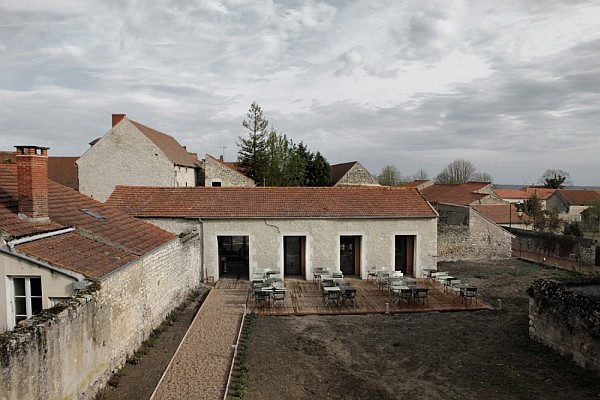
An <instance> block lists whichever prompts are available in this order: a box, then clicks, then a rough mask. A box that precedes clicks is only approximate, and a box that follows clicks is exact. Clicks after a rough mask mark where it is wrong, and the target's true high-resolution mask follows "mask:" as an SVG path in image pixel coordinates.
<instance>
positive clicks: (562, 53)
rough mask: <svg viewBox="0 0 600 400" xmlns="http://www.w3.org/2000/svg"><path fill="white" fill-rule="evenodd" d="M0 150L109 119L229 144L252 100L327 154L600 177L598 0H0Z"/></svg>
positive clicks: (499, 175) (500, 177)
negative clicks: (120, 118)
mask: <svg viewBox="0 0 600 400" xmlns="http://www.w3.org/2000/svg"><path fill="white" fill-rule="evenodd" d="M0 71H1V73H0V149H1V150H10V149H13V148H14V147H13V146H14V145H23V144H26V145H28V144H34V145H44V146H49V147H50V154H51V155H81V154H82V153H83V152H84V151H85V150H86V149H87V148H88V143H89V142H90V141H91V140H93V139H95V138H97V137H99V136H102V135H103V134H105V133H106V132H107V131H108V130H109V129H110V123H111V114H112V113H124V114H127V116H128V117H129V118H131V119H133V120H135V121H138V122H141V123H143V124H145V125H148V126H150V127H152V128H155V129H157V130H160V131H163V132H166V133H169V134H171V135H172V136H174V137H175V138H176V139H177V140H178V141H179V142H180V143H181V144H182V145H186V146H187V147H188V149H190V150H191V151H196V152H198V153H199V154H200V155H204V154H206V153H208V154H212V155H214V156H218V155H220V154H221V153H222V152H223V148H222V147H223V146H225V147H226V148H225V150H224V152H225V158H226V159H227V160H233V159H235V158H236V157H237V150H238V148H237V146H236V141H238V137H239V136H240V135H245V133H244V131H243V128H242V126H241V123H242V121H243V119H244V118H245V114H246V112H247V111H248V108H249V106H250V104H251V103H252V102H253V101H256V102H257V103H258V104H259V105H260V106H261V107H262V108H263V110H264V112H265V115H266V117H267V119H268V120H269V121H270V123H271V124H272V125H273V126H274V127H275V128H276V129H278V130H279V131H281V132H282V133H285V134H286V135H287V136H288V137H289V138H291V139H293V140H294V141H295V142H300V141H303V142H304V143H305V144H307V145H308V147H309V149H311V150H313V151H317V150H319V151H321V153H322V154H323V155H324V156H325V157H326V158H327V159H328V160H329V162H330V163H332V164H335V163H341V162H347V161H354V160H358V161H360V162H361V163H362V164H363V165H365V166H366V168H367V169H369V170H370V171H371V172H372V173H373V174H375V175H377V174H378V173H379V172H380V171H381V168H382V167H383V166H384V165H386V164H391V165H395V166H396V167H397V168H398V169H399V170H400V171H401V173H402V174H412V173H414V172H416V171H417V170H419V169H421V168H422V169H424V170H426V171H427V172H428V173H429V175H430V176H432V177H433V176H435V175H436V174H437V173H438V172H440V170H441V169H442V168H443V167H444V166H445V165H446V164H448V163H449V162H451V161H452V160H454V159H456V158H464V159H467V160H469V161H471V162H472V163H473V164H474V165H475V166H476V167H477V169H478V170H479V171H480V172H487V173H489V174H491V175H492V177H493V178H494V181H495V182H496V183H500V184H507V183H512V184H529V183H532V182H535V181H537V180H538V178H539V177H540V176H541V175H542V173H543V172H544V171H545V170H546V169H548V168H553V169H563V170H565V171H567V172H570V174H571V176H572V180H573V182H574V183H575V184H577V185H600V174H599V173H598V172H599V170H600V135H599V131H598V127H599V126H600V3H599V2H596V1H589V2H587V1H575V0H564V1H558V0H557V1H553V0H540V1H534V0H515V1H507V0H503V1H483V0H477V1H475V0H473V1H450V0H444V1H422V0H417V1H400V0H390V1H376V0H369V1H364V0H347V1H346V0H338V1H333V0H331V1H317V0H314V1H268V0H253V1H242V0H221V1H220V0H153V1H141V0H114V1H113V0H106V1H101V2H100V1H89V0H77V1H70V0H52V1H47V0H27V1H24V0H0Z"/></svg>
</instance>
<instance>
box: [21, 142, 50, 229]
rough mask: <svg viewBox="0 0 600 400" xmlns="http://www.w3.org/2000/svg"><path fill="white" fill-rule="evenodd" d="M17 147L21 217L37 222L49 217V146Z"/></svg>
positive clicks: (47, 219) (46, 219)
mask: <svg viewBox="0 0 600 400" xmlns="http://www.w3.org/2000/svg"><path fill="white" fill-rule="evenodd" d="M15 147H16V148H17V192H18V194H19V217H21V218H23V219H30V220H34V221H37V222H45V221H49V218H48V147H39V146H15Z"/></svg>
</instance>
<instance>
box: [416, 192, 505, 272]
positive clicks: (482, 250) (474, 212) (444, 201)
mask: <svg viewBox="0 0 600 400" xmlns="http://www.w3.org/2000/svg"><path fill="white" fill-rule="evenodd" d="M412 186H414V187H417V188H419V191H420V192H421V194H423V196H424V197H425V198H426V199H427V201H429V202H430V203H431V204H432V205H433V206H434V207H435V208H436V210H437V211H438V213H439V214H440V217H439V219H438V260H440V261H455V260H493V259H501V258H510V257H511V239H512V234H510V233H509V232H508V231H506V230H504V229H503V228H502V227H501V226H500V225H497V224H496V222H494V220H493V219H491V218H488V217H486V216H484V214H482V213H480V212H479V211H478V209H476V208H475V207H476V206H480V205H504V206H508V204H507V203H505V202H504V201H503V200H502V199H500V198H499V197H498V196H497V195H496V194H495V193H494V191H493V189H492V185H491V183H490V182H467V183H463V184H439V183H433V182H432V181H418V182H415V183H413V184H412ZM507 215H510V214H508V213H507Z"/></svg>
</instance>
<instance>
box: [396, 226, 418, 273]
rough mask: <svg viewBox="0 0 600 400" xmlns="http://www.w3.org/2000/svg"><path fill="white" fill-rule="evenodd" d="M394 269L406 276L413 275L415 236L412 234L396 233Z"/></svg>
mask: <svg viewBox="0 0 600 400" xmlns="http://www.w3.org/2000/svg"><path fill="white" fill-rule="evenodd" d="M395 258H396V260H395V270H396V271H402V273H403V274H404V275H406V276H413V275H414V265H415V237H414V236H412V235H396V243H395Z"/></svg>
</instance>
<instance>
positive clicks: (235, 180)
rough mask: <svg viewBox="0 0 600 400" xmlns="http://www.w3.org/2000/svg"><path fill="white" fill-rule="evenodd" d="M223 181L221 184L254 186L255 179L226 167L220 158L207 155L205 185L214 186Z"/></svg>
mask: <svg viewBox="0 0 600 400" xmlns="http://www.w3.org/2000/svg"><path fill="white" fill-rule="evenodd" d="M213 182H221V186H223V187H225V186H254V181H253V180H252V179H250V178H248V177H247V176H245V175H242V174H240V173H239V172H236V171H233V170H232V169H231V168H228V167H226V166H225V165H223V163H221V162H219V161H218V160H216V159H214V158H212V157H210V156H207V157H206V161H205V162H204V185H205V186H212V183H213Z"/></svg>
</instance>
